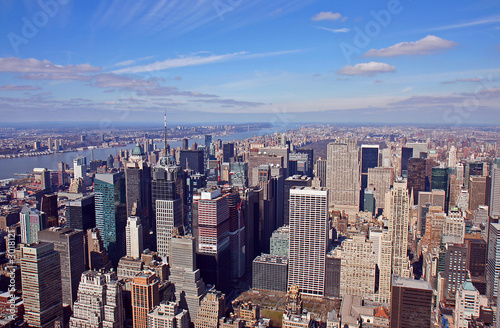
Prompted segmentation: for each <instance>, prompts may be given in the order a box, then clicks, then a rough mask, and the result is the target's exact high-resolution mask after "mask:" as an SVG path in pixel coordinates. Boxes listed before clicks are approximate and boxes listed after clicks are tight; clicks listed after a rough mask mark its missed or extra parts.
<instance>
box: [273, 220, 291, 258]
mask: <svg viewBox="0 0 500 328" xmlns="http://www.w3.org/2000/svg"><path fill="white" fill-rule="evenodd" d="M289 249H290V227H289V226H283V227H279V228H278V229H276V230H275V231H274V232H273V234H272V236H271V240H270V254H271V255H278V256H286V257H288V252H289Z"/></svg>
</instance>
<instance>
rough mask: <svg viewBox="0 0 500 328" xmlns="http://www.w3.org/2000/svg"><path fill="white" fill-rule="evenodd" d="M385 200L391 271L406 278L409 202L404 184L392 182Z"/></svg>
mask: <svg viewBox="0 0 500 328" xmlns="http://www.w3.org/2000/svg"><path fill="white" fill-rule="evenodd" d="M385 202H386V204H385V211H386V216H387V218H388V221H389V234H390V236H391V240H392V273H393V274H395V275H398V276H401V277H405V278H407V277H409V276H410V260H409V258H408V255H407V251H408V231H409V224H410V205H411V204H410V195H409V192H408V189H407V188H406V184H405V183H394V187H393V188H392V189H391V190H390V191H388V192H387V194H386V196H385Z"/></svg>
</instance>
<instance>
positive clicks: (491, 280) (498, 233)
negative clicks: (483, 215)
mask: <svg viewBox="0 0 500 328" xmlns="http://www.w3.org/2000/svg"><path fill="white" fill-rule="evenodd" d="M499 249H500V223H490V229H489V236H488V261H487V264H486V296H487V297H488V300H489V301H490V305H493V306H495V305H497V304H496V303H497V296H498V287H499V283H498V282H499V280H500V279H499V278H498V277H499V275H500V251H499Z"/></svg>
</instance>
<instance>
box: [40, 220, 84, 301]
mask: <svg viewBox="0 0 500 328" xmlns="http://www.w3.org/2000/svg"><path fill="white" fill-rule="evenodd" d="M84 237H85V236H84V233H83V231H82V230H73V229H69V228H56V227H52V228H49V229H45V230H42V231H40V232H39V233H38V239H39V240H40V242H48V243H53V244H54V250H56V251H57V252H59V258H60V261H61V283H62V301H63V304H65V305H69V306H72V305H73V302H75V301H76V296H77V291H78V283H79V282H80V276H81V274H82V272H83V271H85V261H84V258H85V249H84Z"/></svg>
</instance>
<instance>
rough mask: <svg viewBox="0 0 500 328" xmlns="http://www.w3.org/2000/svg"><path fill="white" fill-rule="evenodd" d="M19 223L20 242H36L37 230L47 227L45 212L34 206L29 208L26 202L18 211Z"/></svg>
mask: <svg viewBox="0 0 500 328" xmlns="http://www.w3.org/2000/svg"><path fill="white" fill-rule="evenodd" d="M19 222H20V224H21V242H22V243H23V244H32V243H37V242H38V232H39V231H41V230H43V229H45V228H47V222H46V217H45V213H44V212H41V211H39V210H37V209H36V208H29V206H28V205H27V204H25V205H24V206H23V208H22V209H21V212H20V213H19Z"/></svg>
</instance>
